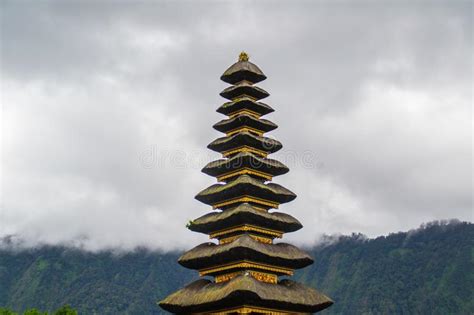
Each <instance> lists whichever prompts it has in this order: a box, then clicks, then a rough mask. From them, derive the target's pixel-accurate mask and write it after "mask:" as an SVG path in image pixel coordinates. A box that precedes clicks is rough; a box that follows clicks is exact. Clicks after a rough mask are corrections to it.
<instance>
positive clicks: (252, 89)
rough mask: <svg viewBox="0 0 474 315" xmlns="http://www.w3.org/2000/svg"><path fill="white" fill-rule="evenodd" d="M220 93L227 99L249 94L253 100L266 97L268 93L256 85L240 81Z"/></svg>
mask: <svg viewBox="0 0 474 315" xmlns="http://www.w3.org/2000/svg"><path fill="white" fill-rule="evenodd" d="M220 95H221V96H222V97H225V98H226V99H228V100H233V99H235V98H238V97H242V96H249V97H251V98H253V99H255V100H260V99H262V98H265V97H268V96H269V95H270V94H268V92H267V91H265V90H264V89H261V88H259V87H258V86H255V85H252V84H249V83H248V82H241V83H239V84H237V85H233V86H229V87H228V88H226V89H225V90H224V91H222V92H221V93H220Z"/></svg>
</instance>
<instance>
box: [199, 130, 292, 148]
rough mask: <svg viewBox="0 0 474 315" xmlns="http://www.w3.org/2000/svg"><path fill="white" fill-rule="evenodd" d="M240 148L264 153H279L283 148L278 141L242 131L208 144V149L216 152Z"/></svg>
mask: <svg viewBox="0 0 474 315" xmlns="http://www.w3.org/2000/svg"><path fill="white" fill-rule="evenodd" d="M242 146H248V147H251V148H255V149H257V150H259V151H263V152H266V153H274V152H277V151H279V150H280V149H281V148H282V147H283V146H282V144H281V142H280V141H277V140H274V139H272V138H268V137H260V136H256V135H254V134H253V133H250V132H247V131H242V132H239V133H237V134H235V135H232V136H229V137H221V138H217V139H216V140H214V141H212V142H211V143H209V145H208V146H207V147H208V148H209V149H211V150H213V151H216V152H220V153H222V152H225V151H229V150H233V149H236V148H239V147H242Z"/></svg>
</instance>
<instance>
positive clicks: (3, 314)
mask: <svg viewBox="0 0 474 315" xmlns="http://www.w3.org/2000/svg"><path fill="white" fill-rule="evenodd" d="M0 315H18V313H15V312H13V311H11V310H9V309H7V308H3V307H0Z"/></svg>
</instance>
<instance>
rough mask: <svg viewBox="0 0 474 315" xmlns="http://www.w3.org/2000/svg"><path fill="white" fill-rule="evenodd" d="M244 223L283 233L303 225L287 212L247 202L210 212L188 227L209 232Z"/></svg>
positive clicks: (192, 229)
mask: <svg viewBox="0 0 474 315" xmlns="http://www.w3.org/2000/svg"><path fill="white" fill-rule="evenodd" d="M244 224H250V225H256V226H259V227H262V228H266V229H273V230H277V231H281V232H284V233H288V232H294V231H297V230H299V229H301V228H302V227H303V226H302V225H301V223H300V221H298V220H297V219H295V218H294V217H292V216H291V215H289V214H286V213H281V212H267V211H262V210H259V209H255V208H254V207H252V205H250V204H248V203H243V204H240V205H238V206H237V207H235V208H232V209H228V210H225V211H222V212H220V211H219V212H211V213H208V214H205V215H203V216H202V217H199V218H197V219H195V220H193V221H192V222H191V223H190V224H189V226H188V228H189V229H190V230H191V231H195V232H201V233H205V234H210V233H212V232H215V231H219V230H223V229H227V228H230V227H233V226H240V225H244Z"/></svg>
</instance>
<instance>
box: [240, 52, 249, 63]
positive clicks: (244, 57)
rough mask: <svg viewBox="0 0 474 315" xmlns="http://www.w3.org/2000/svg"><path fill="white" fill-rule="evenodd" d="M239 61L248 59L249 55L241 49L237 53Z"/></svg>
mask: <svg viewBox="0 0 474 315" xmlns="http://www.w3.org/2000/svg"><path fill="white" fill-rule="evenodd" d="M239 61H249V55H248V54H247V53H246V52H245V51H243V52H241V53H240V55H239Z"/></svg>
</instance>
